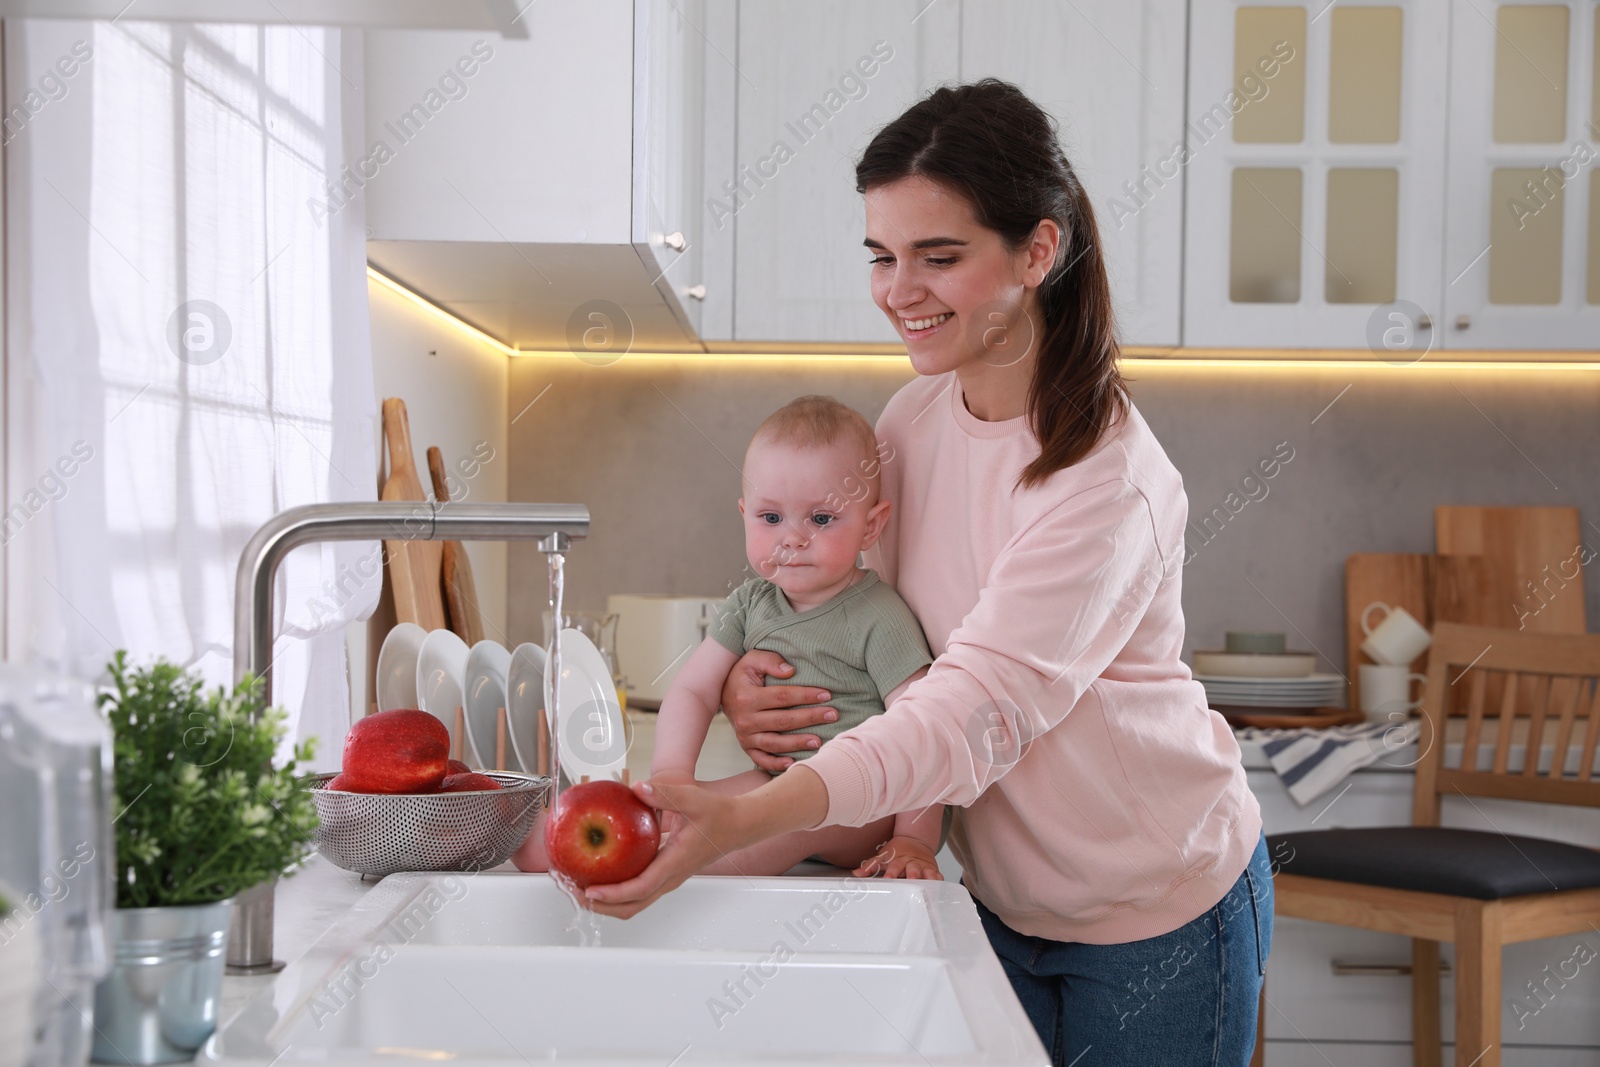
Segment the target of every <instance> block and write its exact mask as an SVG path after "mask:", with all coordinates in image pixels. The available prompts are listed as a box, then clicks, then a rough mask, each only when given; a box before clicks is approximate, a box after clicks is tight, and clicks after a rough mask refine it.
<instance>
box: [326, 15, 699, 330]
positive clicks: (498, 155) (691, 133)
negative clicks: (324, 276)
mask: <svg viewBox="0 0 1600 1067" xmlns="http://www.w3.org/2000/svg"><path fill="white" fill-rule="evenodd" d="M705 6H706V5H705V3H704V2H703V0H639V2H638V3H631V2H629V0H586V2H584V3H581V4H578V3H551V4H537V5H528V6H526V7H523V8H522V13H521V14H520V15H519V16H518V19H519V21H520V23H521V24H523V25H524V26H525V28H526V38H525V39H522V40H516V39H507V38H502V37H500V36H498V35H496V34H494V33H477V32H457V31H420V30H392V31H391V30H380V31H371V32H369V33H367V35H366V107H367V118H366V141H367V144H368V145H369V146H370V149H369V158H367V159H365V160H363V162H362V164H361V167H360V168H359V171H360V173H359V174H358V175H357V176H356V179H352V184H355V185H357V186H358V187H360V188H361V189H362V191H363V192H364V194H365V196H366V210H367V227H368V236H369V244H368V259H369V261H370V262H371V263H372V264H373V265H374V266H375V267H377V268H378V269H379V270H381V271H383V272H385V273H387V274H389V275H391V276H393V277H395V278H396V279H398V280H399V281H401V282H403V283H404V284H406V285H408V286H410V287H411V288H413V289H415V290H417V291H419V292H421V293H422V294H424V295H425V296H427V297H429V298H430V299H432V300H434V301H435V302H437V303H439V304H440V305H442V306H444V307H445V308H447V309H448V310H450V311H451V312H453V313H455V314H457V315H459V316H460V317H462V318H464V319H466V320H467V321H468V322H471V323H473V324H474V325H476V326H478V327H479V328H480V329H482V330H484V331H485V332H487V333H488V334H490V335H491V336H493V337H495V338H497V339H499V340H501V341H502V342H504V343H506V344H507V345H510V346H513V347H518V348H532V349H538V348H543V349H551V348H554V349H564V348H570V349H573V350H574V351H577V352H579V354H593V355H594V356H596V357H598V358H609V357H611V356H613V355H616V354H619V353H620V352H621V351H624V350H627V349H629V348H634V349H653V350H667V351H671V350H682V349H698V348H699V338H698V330H699V325H700V323H699V319H700V299H699V298H700V296H701V295H703V294H704V293H705V292H706V290H705V289H704V288H701V286H702V284H703V282H702V279H701V278H700V277H699V276H698V275H699V270H700V265H701V256H700V249H699V248H698V247H697V236H698V232H699V228H700V227H699V211H700V207H701V201H702V197H701V195H700V190H701V187H702V185H703V161H702V157H701V154H700V153H701V144H702V133H701V128H702V121H703V120H702V115H703V110H704V106H705V101H704V93H703V85H702V71H703V69H704V65H705V64H704V47H705V42H704V38H703V37H702V31H701V30H700V29H698V28H696V22H697V21H699V20H701V19H703V18H704V17H705V15H704V10H703V9H704V8H705ZM357 179H359V180H357ZM724 298H726V294H725V293H724Z"/></svg>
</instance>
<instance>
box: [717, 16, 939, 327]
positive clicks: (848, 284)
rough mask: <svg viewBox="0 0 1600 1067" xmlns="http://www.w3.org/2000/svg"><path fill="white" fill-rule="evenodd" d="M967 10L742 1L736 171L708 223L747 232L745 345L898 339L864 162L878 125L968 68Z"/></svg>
mask: <svg viewBox="0 0 1600 1067" xmlns="http://www.w3.org/2000/svg"><path fill="white" fill-rule="evenodd" d="M960 8H961V5H960V4H959V3H957V4H950V3H944V4H940V3H935V4H931V5H930V4H929V3H928V2H927V0H879V2H875V3H871V4H862V3H859V2H855V0H823V2H819V3H805V4H794V3H779V4H775V3H770V2H763V0H752V2H745V3H741V4H739V37H738V49H737V52H736V53H735V54H734V55H732V56H730V57H729V58H730V60H731V64H732V66H733V68H734V77H735V79H736V83H735V84H734V86H733V89H734V91H735V93H736V94H737V99H738V120H737V137H736V146H735V151H734V157H733V159H732V160H731V161H730V162H731V163H732V166H731V167H730V168H729V170H728V171H727V172H725V173H724V174H722V175H712V176H711V181H709V182H708V183H707V184H708V186H710V188H708V189H707V191H706V192H707V198H708V199H707V201H706V204H707V220H706V221H707V226H708V228H709V229H711V230H713V231H717V230H724V229H726V230H730V231H731V232H732V234H733V246H734V262H735V264H736V265H737V279H736V282H735V285H736V288H735V292H734V321H733V339H735V340H740V341H838V342H851V341H863V342H874V341H887V342H893V341H896V340H898V337H897V335H896V333H895V331H894V327H893V326H891V325H890V324H889V321H888V319H887V318H885V317H884V314H883V312H881V311H879V310H878V308H877V306H876V305H875V304H873V302H872V298H871V296H870V295H869V293H868V288H867V287H868V256H867V251H866V249H865V248H863V247H862V244H861V242H862V239H863V237H864V236H865V234H866V228H865V227H866V219H865V214H864V210H863V206H862V199H861V195H860V194H859V193H857V192H856V179H855V161H856V157H857V156H859V155H860V154H861V151H862V150H863V149H864V148H866V146H867V143H868V142H869V141H870V140H871V139H872V135H873V134H874V133H875V132H876V131H877V129H878V128H879V127H880V126H882V125H884V124H885V123H887V122H889V121H890V120H891V119H893V118H895V116H897V115H899V114H900V113H901V112H902V111H904V110H905V109H906V108H907V107H909V106H910V105H911V104H913V103H915V102H916V100H917V99H918V98H919V97H921V96H922V95H923V94H924V93H926V92H927V91H928V90H929V89H932V88H933V87H934V86H936V85H939V84H941V83H943V82H953V81H955V80H957V78H958V77H959V76H960V67H959V58H960V47H959V41H960V37H959V33H960Z"/></svg>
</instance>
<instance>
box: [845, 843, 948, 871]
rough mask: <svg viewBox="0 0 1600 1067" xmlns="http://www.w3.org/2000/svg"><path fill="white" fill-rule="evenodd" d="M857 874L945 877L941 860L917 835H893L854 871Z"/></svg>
mask: <svg viewBox="0 0 1600 1067" xmlns="http://www.w3.org/2000/svg"><path fill="white" fill-rule="evenodd" d="M851 873H852V874H854V875H855V876H856V877H857V878H873V877H876V876H877V875H879V874H882V875H883V876H884V877H885V878H926V879H930V880H933V881H938V882H942V881H944V875H943V874H942V873H941V872H940V871H939V860H938V857H936V856H935V855H934V854H933V851H932V850H931V849H929V848H928V846H927V845H925V844H923V843H922V842H921V841H918V840H917V839H916V838H914V837H891V838H889V840H887V841H885V842H884V843H883V844H881V845H879V846H878V851H877V853H876V854H875V855H873V856H870V857H868V858H867V859H866V860H865V861H864V862H863V863H862V864H861V866H859V867H857V868H856V869H855V870H854V871H852V872H851Z"/></svg>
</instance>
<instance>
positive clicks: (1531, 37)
mask: <svg viewBox="0 0 1600 1067" xmlns="http://www.w3.org/2000/svg"><path fill="white" fill-rule="evenodd" d="M1453 11H1454V15H1453V24H1452V27H1451V36H1450V42H1451V60H1450V62H1451V69H1452V70H1454V71H1471V72H1472V74H1471V76H1469V77H1457V78H1454V79H1453V80H1452V81H1451V85H1450V168H1449V180H1448V185H1447V189H1448V192H1447V196H1446V201H1447V203H1448V207H1449V219H1450V223H1449V226H1448V229H1447V232H1446V241H1445V276H1446V281H1447V282H1448V285H1447V286H1446V288H1445V292H1444V312H1445V315H1444V319H1445V322H1444V326H1445V331H1446V338H1447V340H1446V344H1447V345H1448V347H1450V348H1488V349H1504V348H1551V349H1563V348H1566V349H1571V348H1578V349H1593V348H1595V347H1596V346H1597V345H1600V168H1597V166H1596V164H1600V82H1597V77H1600V75H1597V68H1600V16H1597V11H1596V6H1595V4H1594V3H1593V2H1592V0H1581V2H1580V0H1573V2H1562V0H1541V2H1539V3H1526V2H1522V0H1509V2H1498V3H1476V2H1474V0H1456V3H1455V6H1454V8H1453Z"/></svg>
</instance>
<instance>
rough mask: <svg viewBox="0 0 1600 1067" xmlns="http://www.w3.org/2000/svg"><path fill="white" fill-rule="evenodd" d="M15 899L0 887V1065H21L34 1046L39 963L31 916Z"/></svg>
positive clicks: (36, 933) (18, 1066) (16, 1066)
mask: <svg viewBox="0 0 1600 1067" xmlns="http://www.w3.org/2000/svg"><path fill="white" fill-rule="evenodd" d="M16 899H19V898H17V897H14V896H12V895H11V893H10V891H8V890H6V889H5V888H4V887H0V1067H21V1065H22V1064H23V1063H26V1062H27V1060H28V1054H29V1052H30V1051H32V1049H33V1002H34V996H35V994H37V992H38V988H39V974H40V964H41V962H42V961H41V960H40V959H39V934H38V931H37V930H35V929H34V926H33V923H32V921H31V920H32V918H33V916H32V915H30V914H29V913H28V911H27V909H26V908H17V907H15V906H13V904H12V901H13V900H16ZM35 903H37V901H36V902H35Z"/></svg>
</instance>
